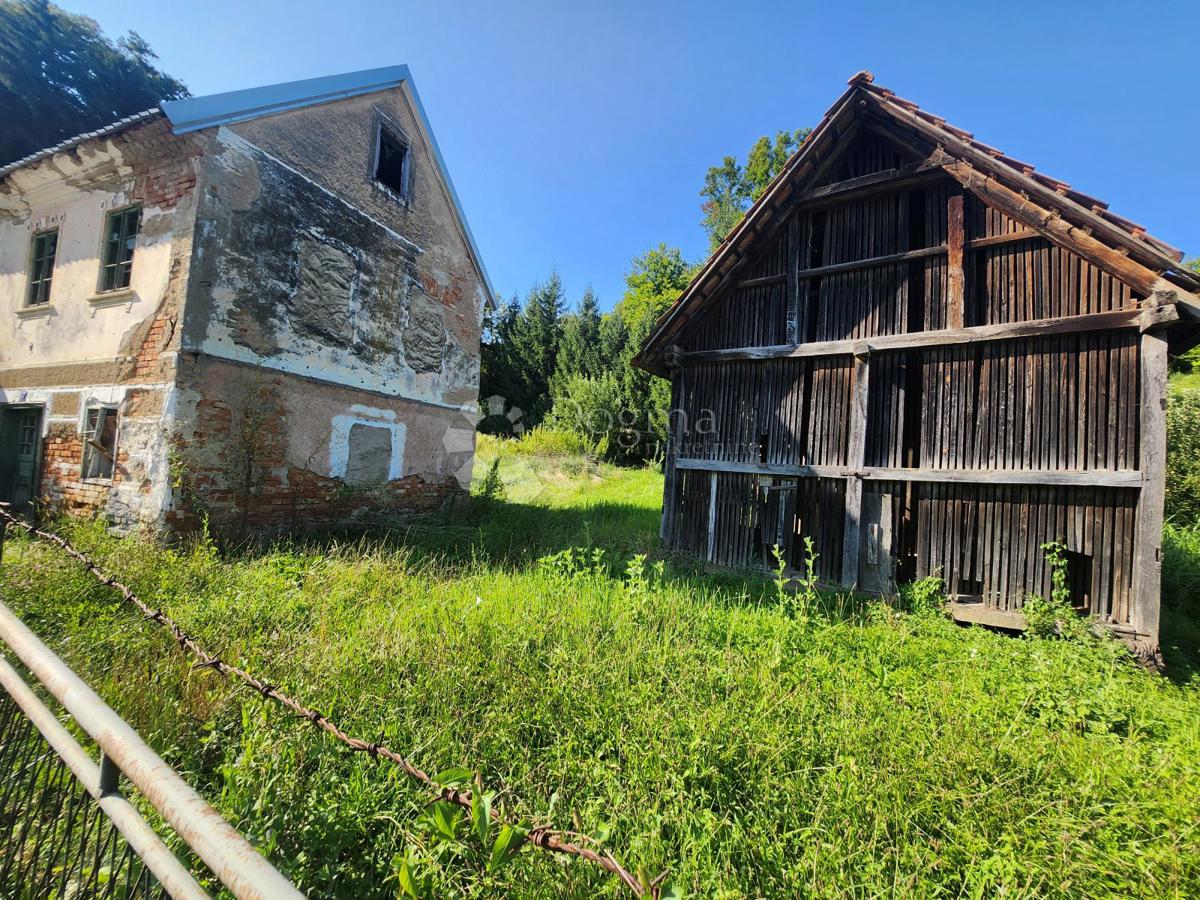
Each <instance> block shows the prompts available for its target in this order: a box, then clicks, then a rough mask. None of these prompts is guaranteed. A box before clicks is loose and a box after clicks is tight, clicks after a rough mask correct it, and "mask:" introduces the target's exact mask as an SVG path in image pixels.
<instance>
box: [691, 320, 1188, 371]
mask: <svg viewBox="0 0 1200 900" xmlns="http://www.w3.org/2000/svg"><path fill="white" fill-rule="evenodd" d="M1142 312H1143V309H1142V308H1141V307H1131V308H1129V309H1120V310H1116V311H1114V312H1106V313H1093V314H1091V315H1086V316H1061V317H1058V318H1054V319H1033V320H1031V321H1028V322H1005V323H1001V324H998V325H973V326H971V327H969V328H947V329H942V330H938V331H918V332H913V333H911V334H883V335H879V336H878V337H873V338H871V339H870V347H871V350H873V351H880V350H909V349H915V348H918V347H945V346H950V345H953V344H971V343H975V342H976V341H1005V340H1015V339H1018V338H1029V337H1041V336H1043V335H1053V334H1067V333H1073V332H1082V331H1109V330H1116V329H1120V328H1139V327H1141V325H1142V322H1143V320H1142ZM1155 315H1159V316H1161V315H1169V313H1162V312H1159V313H1155ZM861 344H862V341H861V340H859V339H853V340H842V341H812V342H810V343H806V344H776V345H773V346H768V347H731V348H730V349H728V350H693V351H691V352H687V353H684V354H683V364H684V365H690V364H694V363H700V362H736V361H738V360H745V359H781V358H789V357H800V356H845V355H848V354H851V353H853V352H854V349H855V347H858V346H859V345H861Z"/></svg>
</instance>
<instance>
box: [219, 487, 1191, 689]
mask: <svg viewBox="0 0 1200 900" xmlns="http://www.w3.org/2000/svg"><path fill="white" fill-rule="evenodd" d="M659 522H660V512H659V510H658V509H657V508H655V507H650V506H647V505H645V504H638V503H621V502H613V501H598V502H592V503H583V504H580V505H573V506H545V505H540V504H534V503H520V502H514V501H509V500H492V501H488V502H483V501H479V500H473V501H471V502H470V503H469V504H467V505H465V506H463V507H460V508H459V509H456V510H453V511H449V512H443V513H438V514H435V515H430V516H424V517H418V518H411V517H410V518H399V517H381V518H378V519H375V520H373V521H370V522H365V521H364V522H356V523H354V524H353V525H350V526H347V527H344V528H336V529H329V530H324V531H319V532H311V533H308V534H305V535H303V536H301V537H291V538H285V539H283V540H282V541H280V542H266V543H262V544H254V545H243V546H241V547H239V548H236V549H234V550H233V553H234V554H241V555H247V556H258V555H262V554H267V553H272V552H276V551H277V550H279V549H282V548H292V549H300V550H304V551H309V552H312V551H316V552H321V551H322V550H324V549H327V548H329V547H332V546H334V545H344V544H346V543H347V542H348V541H352V542H354V543H356V544H357V545H359V546H362V547H364V548H368V549H369V548H379V549H388V548H395V549H400V548H404V549H406V550H407V551H409V552H410V553H413V554H415V561H418V562H419V561H422V560H430V561H437V562H439V563H441V564H450V565H451V566H456V565H461V566H466V565H469V564H483V565H487V566H494V567H497V568H507V569H518V570H519V569H524V568H528V567H531V566H534V565H536V563H537V560H538V559H540V558H541V557H543V556H547V555H550V554H554V553H558V552H560V551H562V550H565V549H567V548H570V547H585V548H603V549H604V550H606V551H607V554H608V561H609V563H610V565H611V566H612V567H613V574H614V575H617V576H619V575H620V572H621V570H622V569H623V567H624V565H625V563H626V562H627V561H628V560H629V559H630V558H631V557H632V556H634V555H635V554H646V556H647V557H648V558H649V559H650V560H652V561H653V560H659V559H662V560H665V561H666V566H665V570H664V578H665V580H666V581H667V582H670V583H675V584H677V585H679V586H683V587H687V588H689V589H693V590H706V591H709V592H719V593H720V594H722V595H723V596H724V597H725V598H726V600H727V601H729V602H739V603H742V604H745V605H751V606H761V605H764V604H769V603H772V602H774V595H775V586H774V584H773V583H772V582H771V579H770V577H769V576H768V575H767V574H765V573H763V572H761V571H753V570H749V569H745V570H731V569H721V568H716V567H714V566H711V565H709V564H707V563H704V562H701V561H698V560H695V559H693V558H691V557H687V556H683V555H679V554H673V553H669V552H668V551H666V549H665V548H664V547H663V545H662V543H661V542H660V541H659V538H658V528H659ZM1180 562H1181V561H1180V558H1179V557H1178V554H1176V555H1174V556H1168V558H1167V560H1166V569H1167V571H1166V572H1165V573H1164V576H1165V577H1164V602H1163V610H1162V633H1161V646H1162V653H1163V657H1164V660H1165V662H1166V671H1165V674H1166V675H1167V677H1169V678H1170V679H1171V680H1172V681H1175V682H1177V683H1179V684H1188V683H1192V682H1195V681H1196V680H1197V679H1200V621H1198V620H1197V617H1196V616H1195V615H1194V614H1193V613H1192V612H1191V610H1190V607H1191V606H1193V605H1194V604H1195V600H1194V598H1183V602H1181V599H1180V598H1179V597H1178V596H1176V595H1177V594H1178V593H1179V586H1178V585H1177V584H1176V583H1175V582H1176V580H1177V578H1174V577H1172V576H1175V575H1176V572H1175V569H1177V568H1178V567H1179V565H1180ZM1188 562H1189V565H1191V564H1192V561H1191V560H1190V557H1189V559H1188ZM1185 568H1186V567H1185ZM823 601H824V602H823V604H822V605H823V606H824V607H826V609H825V610H824V612H825V613H826V614H827V615H828V616H829V617H830V618H835V619H848V618H854V617H857V616H859V615H861V614H862V612H863V610H864V609H865V607H866V605H867V603H868V602H869V599H868V598H866V597H864V596H859V595H854V596H845V595H837V594H834V593H829V594H826V595H824V596H823Z"/></svg>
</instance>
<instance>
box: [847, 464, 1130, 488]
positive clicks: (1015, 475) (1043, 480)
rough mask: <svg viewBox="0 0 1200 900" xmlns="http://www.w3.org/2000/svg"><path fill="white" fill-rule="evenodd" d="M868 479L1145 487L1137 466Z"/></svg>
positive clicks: (916, 473) (871, 476)
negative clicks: (1134, 467)
mask: <svg viewBox="0 0 1200 900" xmlns="http://www.w3.org/2000/svg"><path fill="white" fill-rule="evenodd" d="M863 478H865V479H867V480H868V481H931V482H939V483H942V484H1046V485H1063V486H1071V487H1127V488H1136V487H1141V486H1142V473H1141V472H1139V471H1137V470H1136V469H1070V470H1067V469H903V468H892V469H884V468H879V469H865V470H864V471H863Z"/></svg>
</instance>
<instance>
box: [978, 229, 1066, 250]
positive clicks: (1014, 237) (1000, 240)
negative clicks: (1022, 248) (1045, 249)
mask: <svg viewBox="0 0 1200 900" xmlns="http://www.w3.org/2000/svg"><path fill="white" fill-rule="evenodd" d="M1045 240H1048V238H1047V237H1046V236H1045V235H1044V234H1042V233H1041V232H1040V231H1034V230H1032V229H1030V230H1029V231H1010V232H1008V233H1007V234H993V235H989V236H988V237H979V238H971V240H969V241H967V246H968V247H969V248H970V249H972V250H983V249H984V248H986V247H1000V246H1003V245H1005V244H1019V243H1022V242H1023V241H1045Z"/></svg>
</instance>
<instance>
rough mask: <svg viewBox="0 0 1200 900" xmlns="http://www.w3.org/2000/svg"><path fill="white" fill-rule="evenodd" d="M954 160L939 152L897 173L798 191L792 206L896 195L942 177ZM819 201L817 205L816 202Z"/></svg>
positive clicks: (874, 173) (891, 170) (910, 164)
mask: <svg viewBox="0 0 1200 900" xmlns="http://www.w3.org/2000/svg"><path fill="white" fill-rule="evenodd" d="M948 162H953V157H951V156H949V155H948V154H946V153H942V152H941V151H935V152H934V153H933V155H932V156H929V157H927V158H926V159H923V160H921V161H920V162H915V163H909V164H908V165H905V166H900V167H899V168H896V169H885V170H884V171H882V172H873V173H871V174H870V175H860V176H859V177H857V178H848V179H846V180H845V181H835V182H834V183H833V184H823V185H820V186H819V187H815V188H809V189H808V190H806V191H798V192H797V193H796V194H795V196H794V197H793V198H792V202H794V203H810V204H812V205H813V206H814V207H818V206H823V205H825V202H826V201H832V200H836V201H837V202H839V203H840V202H842V201H844V200H849V199H854V200H859V199H862V198H863V197H868V196H871V195H872V194H880V193H888V192H891V191H898V190H901V189H902V188H908V187H912V186H913V185H914V184H921V183H924V182H927V181H935V180H937V179H939V178H941V177H942V176H943V172H942V171H941V168H942V166H943V165H945V164H946V163H948ZM817 201H820V202H817Z"/></svg>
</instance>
